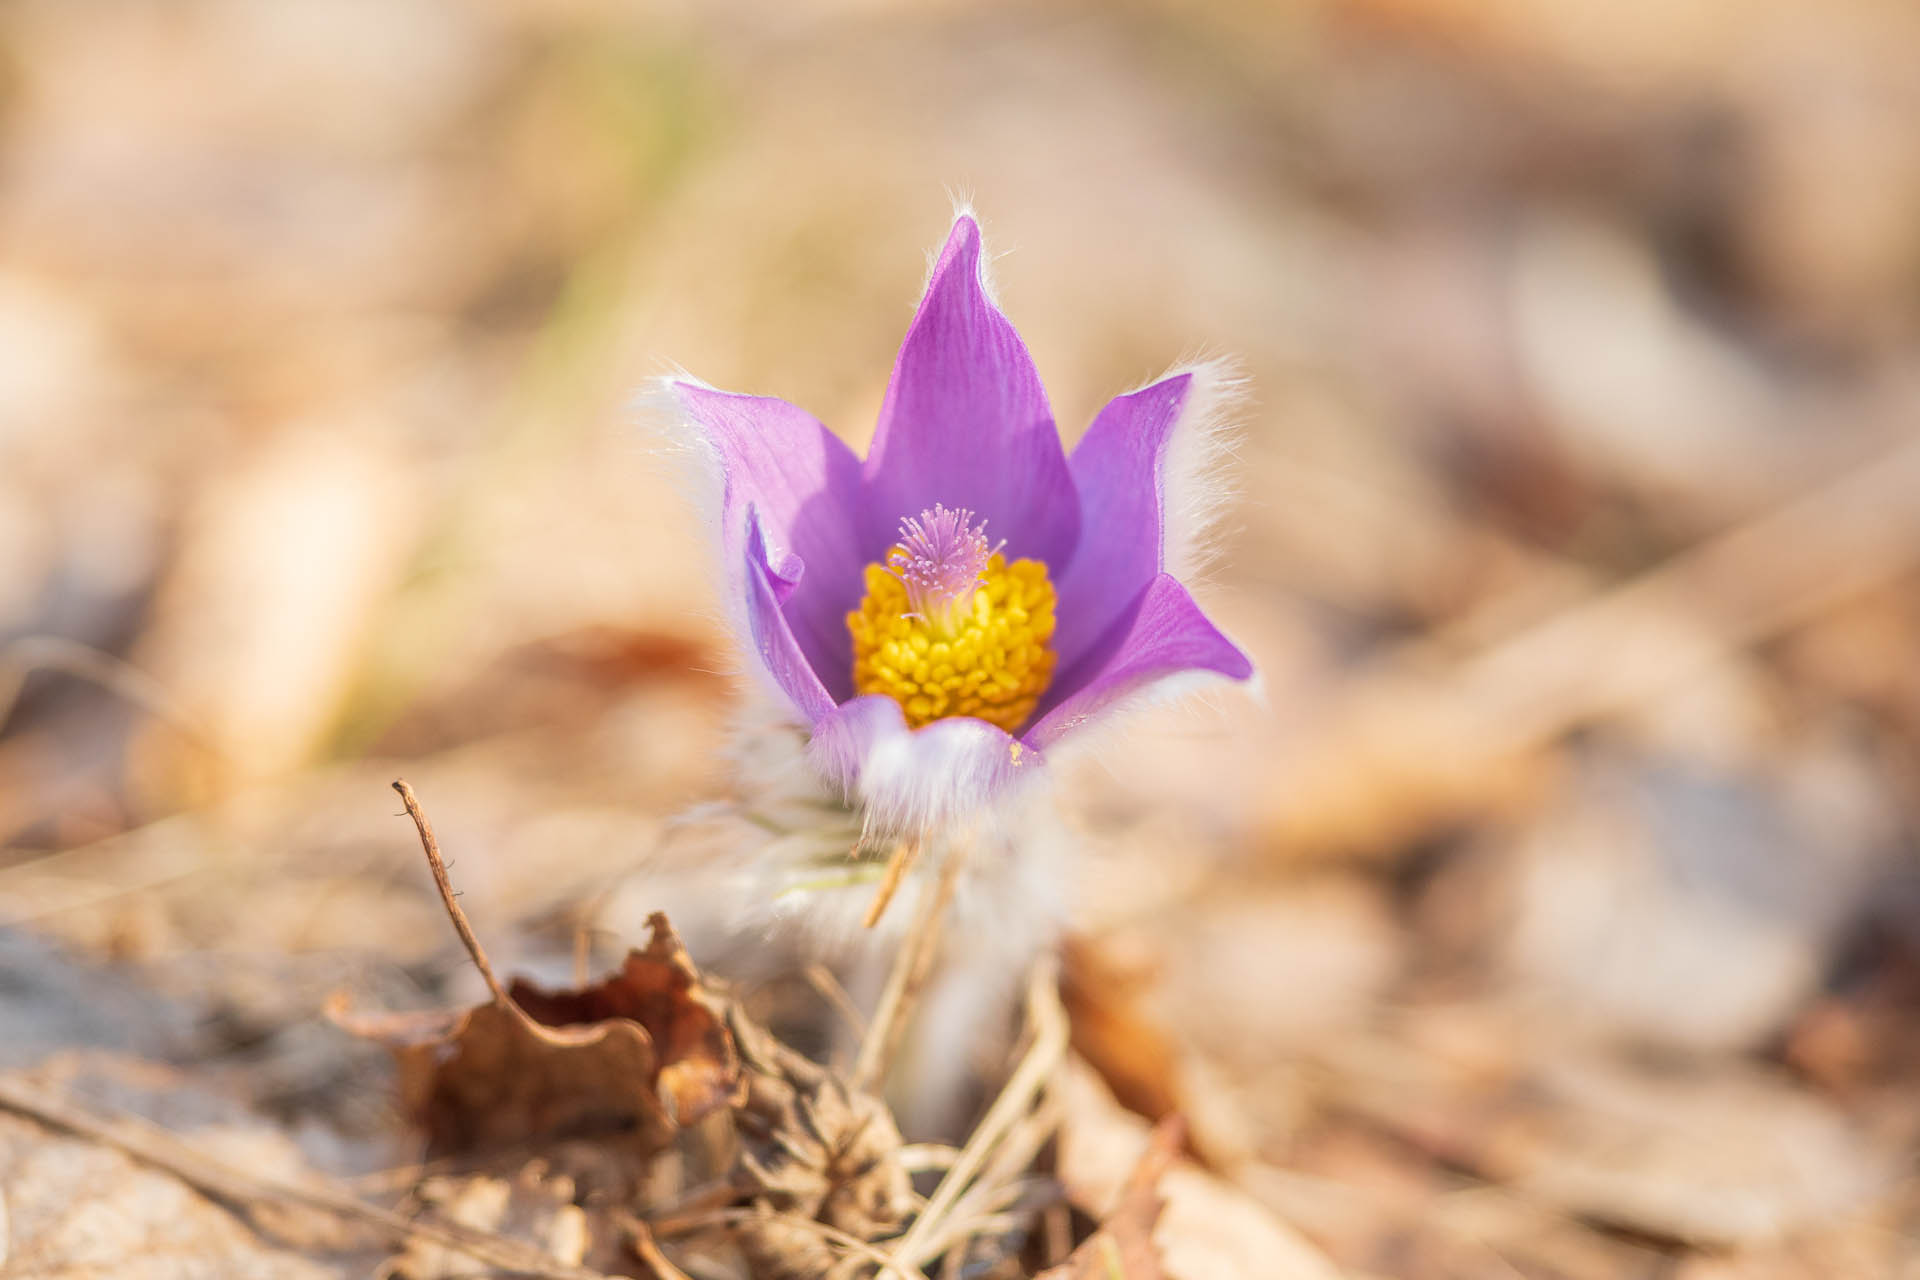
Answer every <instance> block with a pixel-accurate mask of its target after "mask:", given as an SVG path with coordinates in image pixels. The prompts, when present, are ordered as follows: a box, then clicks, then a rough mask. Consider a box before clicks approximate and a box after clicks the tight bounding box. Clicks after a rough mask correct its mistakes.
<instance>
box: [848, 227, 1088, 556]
mask: <svg viewBox="0 0 1920 1280" xmlns="http://www.w3.org/2000/svg"><path fill="white" fill-rule="evenodd" d="M980 255H981V243H980V228H979V225H978V224H977V223H975V222H974V220H973V219H972V218H971V217H967V216H964V215H963V216H961V217H960V218H959V219H957V220H956V221H955V222H954V224H953V231H952V233H951V234H950V235H949V236H948V237H947V243H946V247H945V248H943V249H942V250H941V253H940V258H939V260H938V262H936V263H935V265H934V268H933V274H932V276H931V278H930V279H929V280H928V281H927V292H926V296H925V297H924V298H922V299H921V301H920V309H919V311H918V312H917V313H916V314H915V315H914V318H913V323H912V325H910V326H909V327H908V329H907V336H906V338H905V339H904V340H903V341H902V342H901V344H900V354H899V356H898V358H897V359H896V360H895V362H894V366H893V377H892V379H891V381H889V383H888V384H887V395H886V399H885V401H883V402H882V404H881V407H880V422H879V426H878V428H877V429H876V431H875V434H874V439H873V448H872V450H871V451H870V452H869V453H868V455H867V462H866V469H865V474H866V478H867V481H868V484H869V486H870V489H871V493H872V505H871V512H872V519H873V520H874V521H875V522H876V524H875V527H873V528H870V529H869V530H868V531H867V537H868V545H869V546H871V547H872V548H874V549H875V550H876V551H884V550H885V548H886V546H887V545H888V544H890V543H891V541H892V540H893V536H894V531H895V528H896V527H897V523H898V521H900V520H901V519H903V518H904V517H907V516H912V515H918V514H919V513H920V512H921V511H923V510H925V509H926V508H928V507H930V506H932V505H933V504H934V503H935V502H941V503H944V504H946V505H947V506H949V507H965V508H968V509H970V510H972V511H973V513H974V514H975V515H976V516H981V517H984V518H985V519H986V521H987V534H988V536H989V537H990V538H992V539H994V540H995V541H998V540H1001V539H1004V540H1005V541H1006V545H1007V556H1008V558H1009V559H1016V558H1018V557H1021V556H1031V557H1034V558H1036V559H1040V560H1043V561H1045V562H1046V563H1048V564H1050V565H1058V564H1064V563H1066V560H1067V557H1068V556H1069V555H1071V554H1072V551H1073V547H1074V543H1075V541H1076V540H1077V539H1078V536H1079V529H1080V506H1079V498H1078V496H1077V495H1076V493H1075V492H1074V486H1073V477H1072V475H1071V474H1070V473H1069V472H1068V470H1067V459H1066V455H1065V454H1064V453H1063V452H1062V451H1061V448H1060V436H1059V432H1058V431H1056V430H1055V428H1054V423H1053V413H1052V411H1051V410H1050V409H1049V408H1048V407H1047V396H1046V391H1045V389H1044V388H1043V387H1042V386H1041V384H1040V375H1039V373H1038V372H1037V371H1036V370H1035V369H1034V367H1033V358H1032V357H1031V356H1029V355H1028V354H1027V348H1026V345H1025V344H1024V343H1022V342H1021V341H1020V335H1019V334H1018V333H1017V332H1015V330H1014V327H1013V325H1012V324H1011V323H1010V322H1009V321H1008V320H1007V318H1006V316H1004V315H1002V314H1001V313H1000V310H999V308H997V307H995V306H994V304H993V301H992V299H991V298H989V297H988V296H987V291H986V287H985V285H984V284H983V282H982V280H981V274H980Z"/></svg>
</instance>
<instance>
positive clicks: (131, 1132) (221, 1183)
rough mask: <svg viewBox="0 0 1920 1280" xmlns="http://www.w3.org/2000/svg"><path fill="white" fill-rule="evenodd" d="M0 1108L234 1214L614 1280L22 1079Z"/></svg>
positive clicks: (540, 1272) (6, 1083) (3, 1089)
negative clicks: (301, 1216)
mask: <svg viewBox="0 0 1920 1280" xmlns="http://www.w3.org/2000/svg"><path fill="white" fill-rule="evenodd" d="M0 1108H4V1109H6V1110H8V1111H12V1112H15V1113H17V1114H19V1115H23V1116H26V1117H27V1118H29V1119H31V1120H34V1121H36V1122H38V1123H40V1124H43V1125H46V1126H47V1127H49V1128H52V1129H61V1130H64V1131H66V1132H68V1133H72V1134H77V1135H78V1136H80V1137H82V1138H86V1139H88V1140H89V1141H92V1142H98V1143H100V1144H102V1145H103V1146H109V1147H113V1148H114V1149H116V1150H118V1151H121V1152H124V1153H125V1154H126V1155H128V1156H130V1157H132V1158H133V1159H135V1160H137V1161H139V1162H140V1163H142V1164H146V1165H151V1166H153V1167H154V1168H156V1169H160V1170H163V1171H165V1172H167V1173H170V1174H172V1175H173V1176H174V1177H176V1178H178V1179H180V1180H181V1181H182V1182H185V1183H187V1184H189V1185H190V1186H193V1187H197V1188H198V1189H199V1190H200V1191H202V1192H204V1193H205V1194H206V1195H208V1196H210V1197H211V1198H213V1199H215V1200H218V1201H221V1202H223V1203H225V1204H228V1205H230V1206H233V1207H237V1208H241V1209H252V1208H257V1207H259V1206H263V1205H269V1204H271V1205H278V1206H281V1207H293V1208H299V1209H309V1210H313V1211H315V1212H319V1213H325V1214H330V1215H332V1216H334V1217H337V1218H346V1219H349V1220H351V1221H353V1222H357V1223H362V1224H364V1225H366V1226H369V1227H372V1228H374V1229H375V1230H377V1231H379V1232H380V1233H381V1234H383V1235H384V1236H386V1237H387V1238H388V1239H389V1240H390V1241H392V1242H393V1243H395V1244H406V1243H408V1242H410V1241H413V1240H425V1241H428V1242H429V1243H432V1244H435V1245H439V1246H440V1247H442V1248H445V1249H451V1250H453V1251H455V1252H457V1253H461V1254H465V1255H466V1256H468V1257H471V1258H473V1259H474V1260H476V1261H478V1262H482V1263H485V1264H486V1265H487V1266H489V1267H499V1268H502V1269H504V1270H508V1271H513V1272H517V1273H520V1274H523V1275H529V1276H538V1277H541V1280H609V1277H607V1276H606V1275H605V1274H604V1273H602V1272H599V1271H594V1270H591V1269H589V1268H586V1267H576V1266H570V1265H568V1264H566V1263H563V1262H559V1261H557V1260H555V1259H554V1258H552V1257H551V1256H549V1255H548V1254H547V1253H545V1252H544V1251H543V1250H541V1249H539V1248H537V1247H536V1246H534V1245H531V1244H528V1243H527V1242H526V1241H523V1240H515V1239H513V1238H512V1237H511V1236H503V1235H499V1234H497V1233H495V1232H492V1231H483V1230H480V1229H479V1228H477V1227H469V1226H466V1225H464V1224H462V1223H458V1222H435V1221H431V1220H426V1219H418V1220H416V1219H411V1218H406V1217H403V1216H402V1215H400V1214H398V1213H395V1212H393V1211H392V1210H391V1209H382V1208H381V1207H379V1206H378V1205H372V1204H368V1203H367V1202H366V1201H364V1200H361V1199H359V1198H357V1197H355V1196H354V1195H352V1194H350V1193H349V1192H347V1191H345V1190H342V1189H339V1188H336V1187H332V1186H293V1185H290V1184H288V1183H284V1182H278V1181H275V1180H272V1179H269V1178H263V1177H261V1176H259V1175H258V1174H254V1173H249V1172H247V1171H245V1170H242V1169H236V1168H234V1167H233V1166H232V1165H228V1164H225V1163H222V1162H221V1161H219V1160H215V1159H213V1158H212V1157H210V1156H207V1155H204V1154H202V1153H201V1152H199V1151H196V1150H195V1149H194V1148H192V1147H190V1146H188V1145H187V1144H186V1143H184V1142H182V1141H181V1140H180V1139H179V1138H177V1137H175V1136H174V1135H173V1134H171V1133H168V1132H167V1131H166V1130H164V1129H161V1128H158V1127H157V1126H154V1125H151V1124H148V1123H146V1122H145V1121H143V1120H140V1119H138V1118H137V1117H134V1116H114V1117H107V1116H100V1115H96V1114H94V1113H92V1112H90V1111H87V1110H83V1109H81V1108H80V1107H77V1106H74V1105H73V1104H71V1103H68V1102H65V1101H63V1100H61V1099H58V1098H53V1097H48V1096H46V1095H44V1094H41V1093H39V1092H38V1091H36V1090H33V1089H30V1088H26V1087H23V1086H22V1085H21V1084H20V1082H19V1081H17V1080H8V1079H0Z"/></svg>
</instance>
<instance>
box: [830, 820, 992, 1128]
mask: <svg viewBox="0 0 1920 1280" xmlns="http://www.w3.org/2000/svg"><path fill="white" fill-rule="evenodd" d="M965 856H966V850H965V847H964V846H962V845H953V846H950V847H949V848H948V849H947V855H946V861H945V862H944V863H943V864H942V865H941V867H940V879H939V882H938V883H937V884H936V885H935V886H934V887H933V888H932V889H931V891H930V892H928V894H927V897H926V900H925V901H924V902H922V903H921V904H920V913H919V915H918V916H917V917H916V918H915V919H914V922H913V926H912V927H911V928H910V929H908V930H907V936H906V937H905V938H904V939H903V940H902V941H901V943H900V950H899V951H898V952H897V953H896V954H895V956H894V958H893V968H892V969H890V970H888V972H887V984H886V986H885V987H884V988H883V989H882V990H881V992H880V1004H879V1007H877V1008H876V1009H875V1010H874V1011H873V1021H872V1022H870V1023H868V1024H867V1034H866V1036H865V1038H863V1039H862V1040H861V1041H860V1054H859V1056H858V1057H857V1058H855V1059H854V1064H853V1074H852V1076H851V1077H850V1079H849V1081H848V1083H849V1084H850V1085H851V1086H852V1088H853V1089H855V1090H856V1091H860V1092H872V1091H873V1090H875V1089H877V1088H879V1086H880V1085H881V1083H882V1082H883V1081H885V1079H886V1077H887V1068H888V1067H890V1066H892V1065H893V1055H894V1051H895V1050H896V1049H897V1048H899V1045H900V1037H901V1035H902V1034H903V1033H904V1032H905V1031H906V1026H907V1022H908V1021H909V1019H910V1018H911V1017H912V1015H913V1006H914V1005H915V1004H916V1003H917V1002H918V1000H919V996H920V990H921V988H922V987H924V986H926V983H927V976H928V975H929V974H930V973H932V972H933V961H934V957H935V956H936V955H937V954H938V953H939V951H940V937H941V933H942V931H943V928H944V925H945V923H946V918H947V904H948V903H949V902H951V901H952V900H953V890H954V886H955V884H957V883H958V881H959V878H960V867H961V864H962V862H963V861H964V859H965Z"/></svg>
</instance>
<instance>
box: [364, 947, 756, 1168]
mask: <svg viewBox="0 0 1920 1280" xmlns="http://www.w3.org/2000/svg"><path fill="white" fill-rule="evenodd" d="M648 925H649V927H650V928H651V929H652V931H653V936H652V938H651V940H650V941H649V942H648V944H647V946H646V948H645V949H644V950H639V951H634V952H632V953H630V954H629V955H628V956H627V959H626V963H625V964H624V965H623V966H622V967H621V968H620V970H619V971H618V972H616V973H614V974H613V975H612V976H611V977H609V978H607V979H606V980H605V981H603V982H600V983H598V984H596V985H594V986H591V987H587V988H584V989H582V990H579V991H560V992H548V991H543V990H541V989H540V988H538V987H535V986H533V985H531V984H529V983H525V982H516V983H515V984H514V985H513V988H512V991H511V999H510V1001H496V1002H493V1003H489V1004H484V1005H479V1006H476V1007H475V1008H472V1009H468V1010H464V1011H455V1012H444V1013H422V1014H373V1015H367V1014H354V1013H351V1012H349V1011H347V1010H346V1009H345V1008H344V1007H342V1005H341V1003H340V1002H339V1001H338V1000H336V1001H335V1002H334V1005H333V1007H332V1008H331V1009H330V1013H331V1014H332V1016H333V1018H334V1021H336V1022H337V1023H339V1024H340V1025H341V1026H343V1027H345V1028H346V1029H347V1030H349V1031H351V1032H354V1033H355V1034H358V1035H363V1036H367V1037H369V1038H371V1039H374V1040H377V1041H380V1042H381V1043H383V1044H385V1045H386V1046H387V1047H388V1048H389V1049H391V1050H392V1051H393V1053H394V1055H395V1058H396V1059H397V1060H398V1063H399V1067H400V1092H401V1097H402V1100H403V1102H404V1103H405V1105H406V1107H407V1109H408V1111H409V1112H410V1113H411V1114H412V1115H413V1116H414V1117H415V1118H416V1119H417V1120H418V1122H419V1123H420V1124H421V1125H422V1126H423V1127H424V1128H425V1129H426V1131H427V1135H428V1139H429V1146H430V1150H431V1152H432V1153H433V1154H435V1155H445V1154H449V1153H452V1152H458V1151H468V1150H474V1149H485V1148H490V1147H498V1146H504V1145H507V1144H511V1143H516V1142H524V1141H528V1140H532V1139H536V1138H542V1137H550V1136H553V1135H556V1134H563V1133H575V1132H608V1131H631V1132H632V1133H633V1134H634V1135H635V1136H636V1138H637V1140H638V1142H639V1143H640V1145H641V1146H642V1147H643V1148H644V1149H645V1150H647V1151H653V1150H658V1149H659V1148H661V1147H663V1146H665V1145H666V1143H667V1142H668V1141H669V1140H670V1139H671V1137H672V1135H673V1133H674V1132H675V1131H676V1130H677V1129H678V1128H680V1127H683V1126H685V1125H688V1124H692V1123H693V1122H695V1121H697V1120H699V1119H700V1118H701V1117H703V1116H705V1115H707V1114H709V1113H711V1112H713V1111H715V1110H717V1109H719V1108H720V1107H722V1106H725V1105H726V1104H727V1103H728V1102H730V1101H732V1100H733V1098H734V1096H735V1093H736V1090H737V1089H738V1087H739V1081H740V1063H739V1058H738V1055H737V1054H736V1053H735V1051H734V1047H733V1040H732V1037H731V1036H730V1035H729V1034H728V1032H727V1029H726V1026H725V1023H724V1020H723V1014H722V1008H723V1006H722V1003H721V1001H720V1000H719V998H718V997H716V996H714V995H713V994H711V993H710V992H708V991H707V990H706V988H705V986H704V985H703V983H702V981H701V979H700V975H699V973H698V971H697V970H695V968H694V967H693V962H692V961H691V960H690V959H689V958H688V956H687V953H686V949H685V948H684V947H682V946H681V944H680V939H679V937H678V936H677V935H676V934H675V933H674V931H673V926H672V925H670V924H669V923H668V922H667V918H666V917H665V916H664V915H659V914H656V915H654V916H653V917H652V918H651V919H650V920H649V921H648Z"/></svg>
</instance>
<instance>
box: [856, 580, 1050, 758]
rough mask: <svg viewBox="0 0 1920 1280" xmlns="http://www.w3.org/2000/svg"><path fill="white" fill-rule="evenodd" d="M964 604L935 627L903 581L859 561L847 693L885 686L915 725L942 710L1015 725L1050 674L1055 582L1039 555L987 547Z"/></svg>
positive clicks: (1003, 725)
mask: <svg viewBox="0 0 1920 1280" xmlns="http://www.w3.org/2000/svg"><path fill="white" fill-rule="evenodd" d="M980 576H981V578H982V579H983V581H982V582H981V583H980V585H979V586H978V587H977V588H975V590H974V592H973V596H972V599H971V601H970V602H968V603H966V604H962V605H961V607H959V608H956V609H953V610H950V611H949V616H948V617H947V618H945V619H941V621H942V622H944V624H945V625H937V624H936V623H935V622H932V621H929V620H928V619H927V618H926V617H924V616H922V615H920V614H917V613H914V612H912V606H911V605H910V604H909V602H908V599H907V588H906V585H905V584H904V583H902V582H901V580H900V579H899V578H898V577H896V576H895V575H894V574H893V573H892V572H891V571H889V570H888V569H887V568H886V567H885V566H884V565H878V564H870V565H868V566H867V575H866V580H867V595H866V599H864V600H862V601H861V602H860V607H859V608H858V609H856V610H854V611H853V612H852V613H849V614H848V615H847V630H848V631H850V632H851V633H852V634H853V688H854V692H855V693H861V694H867V693H884V694H886V695H888V696H889V697H891V698H893V699H894V701H896V702H898V703H899V704H900V706H901V708H902V709H904V710H905V711H906V713H907V724H908V725H909V726H911V727H912V728H915V729H918V728H919V727H920V726H921V725H923V724H926V723H927V722H928V721H930V720H938V719H940V718H941V717H942V716H977V717H979V718H980V719H982V720H985V721H987V722H988V723H990V724H996V725H998V726H1000V727H1001V728H1002V729H1005V730H1006V731H1007V732H1008V733H1012V732H1014V731H1015V730H1017V729H1018V728H1019V727H1020V725H1021V724H1022V723H1024V722H1025V721H1026V719H1027V717H1028V716H1030V715H1032V714H1033V709H1034V707H1035V706H1036V705H1037V704H1038V703H1039V701H1040V695H1041V694H1043V693H1045V692H1046V690H1047V684H1048V682H1049V681H1051V680H1052V679H1053V666H1054V660H1055V659H1054V652H1053V649H1052V648H1051V647H1050V644H1049V642H1050V641H1051V640H1052V639H1053V604H1054V594H1053V583H1051V582H1050V581H1048V580H1047V567H1046V566H1045V565H1043V564H1041V563H1040V562H1039V561H1038V560H1016V561H1014V562H1013V563H1012V564H1008V563H1007V559H1006V557H1005V556H1002V555H998V554H995V555H994V556H992V557H991V558H990V559H989V560H988V561H987V567H986V569H985V570H984V571H983V572H982V573H981V575H980Z"/></svg>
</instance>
